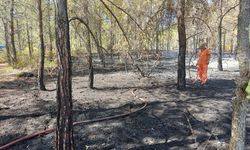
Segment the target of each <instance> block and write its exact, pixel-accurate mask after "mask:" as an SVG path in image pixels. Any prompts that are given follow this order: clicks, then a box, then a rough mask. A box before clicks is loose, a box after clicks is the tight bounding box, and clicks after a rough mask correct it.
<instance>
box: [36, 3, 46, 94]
mask: <svg viewBox="0 0 250 150" xmlns="http://www.w3.org/2000/svg"><path fill="white" fill-rule="evenodd" d="M37 3H38V5H37V6H38V20H39V39H40V59H39V69H38V86H39V89H40V90H46V89H45V85H44V55H45V47H44V39H43V14H42V0H37Z"/></svg>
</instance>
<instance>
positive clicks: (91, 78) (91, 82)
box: [84, 1, 94, 89]
mask: <svg viewBox="0 0 250 150" xmlns="http://www.w3.org/2000/svg"><path fill="white" fill-rule="evenodd" d="M84 12H85V17H86V23H87V26H89V8H88V2H87V1H86V2H85V3H84ZM86 48H87V51H88V64H89V88H91V89H93V88H94V67H93V61H92V50H91V38H90V32H89V30H88V31H87V43H86Z"/></svg>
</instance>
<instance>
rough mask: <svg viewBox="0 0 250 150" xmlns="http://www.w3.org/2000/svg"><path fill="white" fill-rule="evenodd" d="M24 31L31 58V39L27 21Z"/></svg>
mask: <svg viewBox="0 0 250 150" xmlns="http://www.w3.org/2000/svg"><path fill="white" fill-rule="evenodd" d="M26 33H27V41H28V48H29V58H30V59H32V48H31V39H30V28H29V23H28V21H27V22H26Z"/></svg>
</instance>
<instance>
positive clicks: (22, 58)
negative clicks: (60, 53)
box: [13, 48, 56, 69]
mask: <svg viewBox="0 0 250 150" xmlns="http://www.w3.org/2000/svg"><path fill="white" fill-rule="evenodd" d="M39 56H40V51H39V49H37V48H34V50H33V52H32V58H30V57H29V49H28V48H25V49H24V50H22V51H18V52H17V58H18V60H17V63H16V64H15V65H14V66H13V67H14V68H17V69H23V68H32V69H37V68H38V66H39ZM49 57H51V60H49ZM44 66H45V68H52V67H53V68H54V67H55V66H56V54H55V52H54V50H53V52H52V53H50V52H47V53H46V54H45V64H44Z"/></svg>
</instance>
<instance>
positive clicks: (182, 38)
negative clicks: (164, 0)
mask: <svg viewBox="0 0 250 150" xmlns="http://www.w3.org/2000/svg"><path fill="white" fill-rule="evenodd" d="M178 7H179V8H178V12H177V19H178V36H179V56H178V74H177V89H178V90H184V89H185V88H186V62H185V59H186V29H185V0H179V6H178Z"/></svg>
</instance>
